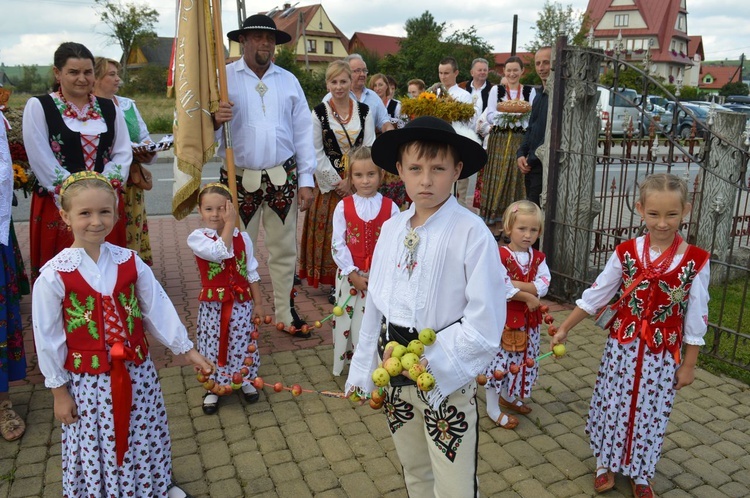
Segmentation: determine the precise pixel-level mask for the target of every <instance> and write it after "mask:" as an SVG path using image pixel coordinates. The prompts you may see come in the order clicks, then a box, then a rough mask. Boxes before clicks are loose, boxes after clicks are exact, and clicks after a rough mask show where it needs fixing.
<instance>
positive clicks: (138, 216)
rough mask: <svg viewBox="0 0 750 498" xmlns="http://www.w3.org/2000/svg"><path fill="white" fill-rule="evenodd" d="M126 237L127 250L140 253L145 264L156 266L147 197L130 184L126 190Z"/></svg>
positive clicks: (141, 190) (140, 189)
mask: <svg viewBox="0 0 750 498" xmlns="http://www.w3.org/2000/svg"><path fill="white" fill-rule="evenodd" d="M125 220H126V221H125V237H126V240H127V248H128V249H132V250H134V251H136V252H137V253H138V255H139V256H140V257H141V259H142V260H143V262H144V263H146V264H147V265H149V266H152V265H153V264H154V259H153V258H152V256H151V241H150V239H149V236H148V219H147V218H146V195H145V193H144V191H143V189H142V188H138V187H136V186H135V185H132V184H130V183H128V186H127V188H126V189H125Z"/></svg>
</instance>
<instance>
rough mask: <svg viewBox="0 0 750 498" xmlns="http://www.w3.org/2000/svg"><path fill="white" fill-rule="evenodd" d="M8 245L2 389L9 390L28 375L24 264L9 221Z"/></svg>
mask: <svg viewBox="0 0 750 498" xmlns="http://www.w3.org/2000/svg"><path fill="white" fill-rule="evenodd" d="M8 242H9V244H8V245H3V244H0V392H8V384H9V383H10V382H12V381H14V380H20V379H23V378H25V377H26V354H25V352H24V347H23V321H22V319H21V295H22V294H28V293H29V291H28V282H26V289H25V292H23V288H22V287H23V285H22V281H23V278H25V277H24V272H23V266H22V265H21V266H20V267H19V265H18V256H20V252H19V251H18V242H17V241H16V234H15V232H14V231H13V221H11V223H10V239H9V241H8Z"/></svg>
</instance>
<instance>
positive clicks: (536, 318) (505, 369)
mask: <svg viewBox="0 0 750 498" xmlns="http://www.w3.org/2000/svg"><path fill="white" fill-rule="evenodd" d="M543 223H544V215H543V214H542V210H541V209H540V208H539V206H537V205H536V204H534V203H533V202H531V201H516V202H514V203H512V204H511V205H510V206H508V208H507V209H506V210H505V213H504V214H503V231H504V232H505V233H506V234H508V236H509V237H510V243H509V244H508V245H507V246H502V247H501V248H500V260H501V261H502V263H503V266H505V269H506V270H507V272H508V278H509V279H510V281H511V284H512V286H511V287H510V289H509V290H510V292H509V293H508V296H507V298H508V315H507V318H506V321H505V329H507V330H508V331H511V330H517V331H521V332H522V334H517V335H516V337H518V336H521V337H523V336H525V339H526V340H525V345H524V346H523V347H520V344H518V343H515V344H514V343H513V341H506V340H505V338H503V340H502V341H501V346H502V347H501V348H500V350H498V352H497V355H496V356H495V359H494V361H493V362H492V363H491V364H490V366H489V368H488V369H487V372H486V374H487V379H488V381H487V384H486V385H485V387H486V389H487V415H489V417H490V419H491V420H493V421H494V422H495V423H496V424H497V425H498V426H500V427H502V428H504V429H514V428H515V427H516V426H517V425H518V418H516V417H515V416H514V415H512V414H511V413H509V411H513V412H516V413H520V414H522V415H527V414H528V413H530V412H531V407H530V406H528V405H526V404H524V403H523V402H522V401H521V399H522V398H528V397H529V396H531V388H532V386H533V385H534V383H535V382H536V379H537V376H538V374H539V365H537V364H536V361H534V359H535V358H536V357H537V356H538V355H539V345H540V342H541V338H540V335H539V331H540V328H541V324H542V314H541V313H540V311H539V306H540V305H541V303H540V302H539V299H540V298H542V297H544V296H546V295H547V290H548V289H549V283H550V271H549V267H548V266H547V262H546V258H545V256H544V253H542V252H539V251H537V250H536V249H534V248H533V247H532V245H533V244H534V242H536V241H537V239H538V238H539V236H540V235H541V233H542V226H543ZM508 334H510V332H508ZM514 346H515V347H514ZM529 360H531V361H529ZM512 365H516V366H517V367H518V369H515V368H513V366H512ZM495 372H500V374H499V375H498V377H500V378H497V377H495Z"/></svg>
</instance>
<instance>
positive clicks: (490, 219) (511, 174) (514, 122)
mask: <svg viewBox="0 0 750 498" xmlns="http://www.w3.org/2000/svg"><path fill="white" fill-rule="evenodd" d="M523 69H524V66H523V61H522V60H521V59H520V57H516V56H512V57H509V58H508V60H507V61H505V70H504V71H505V78H504V80H505V81H506V84H505V85H503V84H502V83H501V84H498V85H495V86H494V87H492V89H491V90H490V94H489V97H488V98H487V113H486V117H487V123H488V125H489V126H490V130H489V139H488V141H487V166H486V167H485V168H484V170H483V171H482V188H481V197H480V204H479V215H480V216H481V217H482V218H483V219H484V222H485V223H487V225H488V226H490V228H491V229H492V230H493V233H494V234H495V235H496V236H497V235H498V234H499V231H500V228H501V227H502V225H501V221H502V214H503V212H504V211H505V208H506V207H508V205H509V204H510V203H511V202H513V201H519V200H521V199H525V198H526V189H525V187H524V183H523V174H522V173H521V172H520V171H519V170H518V166H517V165H516V152H517V151H518V147H519V146H520V145H521V142H522V141H523V134H524V131H525V130H526V127H527V126H528V124H529V112H530V111H531V102H532V101H533V100H534V97H535V96H536V91H535V90H534V88H532V87H530V86H525V85H522V84H521V81H520V78H521V75H522V74H523Z"/></svg>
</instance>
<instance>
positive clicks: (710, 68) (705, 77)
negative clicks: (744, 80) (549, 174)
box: [698, 64, 740, 95]
mask: <svg viewBox="0 0 750 498" xmlns="http://www.w3.org/2000/svg"><path fill="white" fill-rule="evenodd" d="M733 81H734V82H738V81H740V68H739V66H725V65H724V64H717V65H714V64H704V65H703V66H701V72H700V81H699V82H698V88H700V90H701V93H708V94H715V95H718V93H719V90H721V87H723V86H724V85H726V84H727V83H731V82H733Z"/></svg>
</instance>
